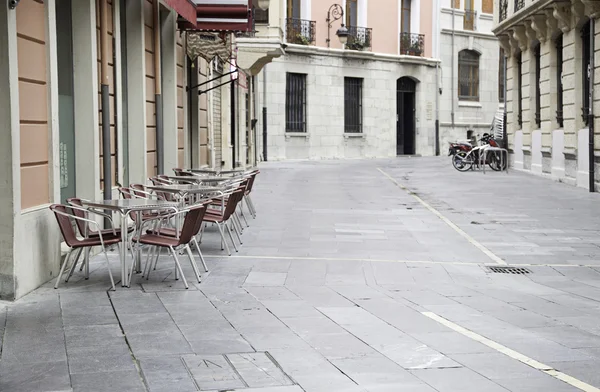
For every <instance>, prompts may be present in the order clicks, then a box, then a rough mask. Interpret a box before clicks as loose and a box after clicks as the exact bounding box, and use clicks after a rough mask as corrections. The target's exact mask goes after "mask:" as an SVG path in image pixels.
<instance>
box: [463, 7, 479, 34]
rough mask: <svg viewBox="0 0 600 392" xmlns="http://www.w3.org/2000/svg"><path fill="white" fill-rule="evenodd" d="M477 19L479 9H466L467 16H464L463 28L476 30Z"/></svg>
mask: <svg viewBox="0 0 600 392" xmlns="http://www.w3.org/2000/svg"><path fill="white" fill-rule="evenodd" d="M476 20H477V11H475V10H465V16H464V17H463V30H469V31H475V29H476V27H477V26H476V24H475V21H476Z"/></svg>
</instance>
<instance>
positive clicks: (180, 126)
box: [165, 34, 186, 171]
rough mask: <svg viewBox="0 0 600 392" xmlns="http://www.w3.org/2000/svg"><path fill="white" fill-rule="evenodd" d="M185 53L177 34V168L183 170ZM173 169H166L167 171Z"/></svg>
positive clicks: (179, 36)
mask: <svg viewBox="0 0 600 392" xmlns="http://www.w3.org/2000/svg"><path fill="white" fill-rule="evenodd" d="M184 67H185V51H184V49H183V40H182V39H181V35H180V34H177V166H179V167H181V168H183V167H186V165H185V154H184V153H185V133H184V132H185V112H184V102H185V99H186V93H185V87H184V86H185V85H186V83H185V79H184V75H185V72H184ZM170 169H171V168H168V167H165V171H168V170H170Z"/></svg>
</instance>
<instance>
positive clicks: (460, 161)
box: [448, 133, 506, 172]
mask: <svg viewBox="0 0 600 392" xmlns="http://www.w3.org/2000/svg"><path fill="white" fill-rule="evenodd" d="M479 142H480V144H479V145H478V146H472V145H471V144H469V143H450V149H449V151H448V155H451V156H452V165H453V166H454V168H455V169H456V170H458V171H461V172H465V171H467V170H474V169H475V168H479V167H480V165H481V164H484V165H489V166H490V168H491V169H492V170H494V171H500V170H504V169H506V162H503V161H502V159H501V157H500V154H499V153H498V152H496V151H491V152H489V153H486V154H485V162H482V160H483V159H482V157H483V151H484V150H485V149H487V148H489V147H499V145H498V142H496V140H495V139H494V137H493V136H492V135H490V134H489V133H484V134H483V137H482V138H481V139H480V140H479Z"/></svg>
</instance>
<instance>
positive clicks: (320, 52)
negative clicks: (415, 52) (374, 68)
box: [285, 44, 440, 67]
mask: <svg viewBox="0 0 600 392" xmlns="http://www.w3.org/2000/svg"><path fill="white" fill-rule="evenodd" d="M285 52H286V53H293V54H302V55H306V56H309V55H313V56H330V57H340V58H349V59H356V60H371V61H387V62H391V63H406V64H414V65H425V66H428V67H435V66H436V65H438V64H439V63H440V60H438V59H434V58H426V57H417V56H406V55H392V54H386V53H374V52H363V51H357V50H343V49H332V48H321V47H317V46H306V45H297V44H287V47H286V48H285Z"/></svg>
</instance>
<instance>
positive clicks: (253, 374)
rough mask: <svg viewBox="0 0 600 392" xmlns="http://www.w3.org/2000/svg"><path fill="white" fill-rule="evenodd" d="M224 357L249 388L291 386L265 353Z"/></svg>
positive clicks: (288, 379) (285, 376) (281, 371)
mask: <svg viewBox="0 0 600 392" xmlns="http://www.w3.org/2000/svg"><path fill="white" fill-rule="evenodd" d="M226 357H227V359H228V360H229V363H230V364H231V365H232V366H233V368H234V369H235V370H236V371H237V373H238V374H239V375H240V376H241V378H242V379H243V380H244V382H245V383H246V384H247V385H248V386H249V387H251V388H267V387H278V386H286V385H293V382H292V380H290V378H289V377H288V376H287V375H286V374H285V373H284V372H283V370H282V369H281V368H280V367H279V366H278V365H277V364H276V363H275V362H274V361H273V360H272V358H271V357H270V356H269V355H268V354H266V353H248V354H228V355H226Z"/></svg>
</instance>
